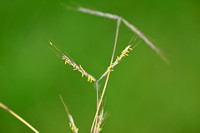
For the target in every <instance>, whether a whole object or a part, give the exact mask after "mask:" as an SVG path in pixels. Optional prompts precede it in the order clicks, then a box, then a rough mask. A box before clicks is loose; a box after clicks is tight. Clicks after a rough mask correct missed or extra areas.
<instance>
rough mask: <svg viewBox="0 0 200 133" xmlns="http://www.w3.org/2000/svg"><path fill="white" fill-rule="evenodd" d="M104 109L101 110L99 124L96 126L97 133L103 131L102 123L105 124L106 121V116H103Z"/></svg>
mask: <svg viewBox="0 0 200 133" xmlns="http://www.w3.org/2000/svg"><path fill="white" fill-rule="evenodd" d="M103 113H104V112H103V109H102V110H101V113H100V115H99V116H98V122H97V125H96V133H99V132H100V131H101V130H102V127H101V125H102V123H103V120H104V116H103V115H104V114H103Z"/></svg>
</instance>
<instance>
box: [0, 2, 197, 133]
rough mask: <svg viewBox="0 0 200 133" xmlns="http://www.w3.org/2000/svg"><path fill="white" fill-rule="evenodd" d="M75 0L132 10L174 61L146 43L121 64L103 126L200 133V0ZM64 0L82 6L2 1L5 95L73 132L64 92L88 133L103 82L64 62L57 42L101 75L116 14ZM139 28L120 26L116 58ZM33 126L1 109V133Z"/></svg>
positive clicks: (62, 131) (39, 118) (1, 84)
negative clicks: (102, 14)
mask: <svg viewBox="0 0 200 133" xmlns="http://www.w3.org/2000/svg"><path fill="white" fill-rule="evenodd" d="M74 2H75V3H77V4H78V5H82V6H84V7H88V8H91V9H95V10H101V11H104V12H110V13H114V14H118V15H120V16H123V17H124V18H125V19H127V20H128V21H129V22H130V23H132V24H134V25H135V26H137V27H138V28H139V29H140V30H141V31H142V32H143V33H144V34H145V35H146V36H147V37H148V38H149V39H150V40H152V42H154V43H155V44H156V45H157V46H158V47H159V48H161V50H162V51H163V53H164V54H165V55H166V56H167V58H168V59H169V60H170V65H167V64H166V63H165V62H163V61H162V60H161V58H160V57H159V56H158V55H157V54H156V53H155V52H154V51H153V50H152V49H151V48H149V47H148V46H147V45H146V44H145V43H144V42H141V43H140V45H139V46H138V47H137V48H136V49H135V50H134V51H132V52H131V53H130V56H129V57H127V58H126V59H124V60H123V61H122V62H121V63H120V64H119V65H118V66H117V67H116V68H115V71H114V72H112V73H111V77H110V80H109V83H108V88H107V92H106V95H105V102H104V107H105V110H106V118H105V122H104V125H103V130H102V132H104V133H109V132H113V133H122V132H131V133H160V132H162V133H199V132H200V95H199V94H200V91H199V90H200V83H199V82H200V77H199V76H200V69H199V68H200V54H199V51H200V2H199V0H190V1H189V0H177V1H174V0H168V1H158V0H123V1H113V0H101V1H94V0H88V1H74ZM63 4H64V5H65V4H67V5H69V4H70V5H73V4H72V2H71V1H68V0H64V1H63V0H34V1H26V0H12V1H10V0H7V1H3V0H1V1H0V101H1V102H2V103H4V104H6V105H7V106H8V107H10V108H11V109H12V110H14V111H15V112H16V113H18V114H19V115H20V116H22V117H23V118H24V119H25V120H27V121H28V122H29V123H30V124H32V125H33V126H34V127H35V128H36V129H38V130H39V131H40V132H41V133H42V132H43V133H55V132H56V133H70V132H71V131H70V128H69V127H68V119H67V115H66V112H65V109H64V107H63V105H62V103H61V101H60V99H59V95H62V96H63V99H64V101H65V102H66V104H67V106H68V108H69V110H70V112H71V114H72V115H73V117H74V120H75V122H76V125H77V127H79V130H80V132H83V133H86V132H89V130H90V126H91V124H92V120H93V117H94V114H95V104H96V91H95V88H94V84H91V83H88V82H87V79H86V78H85V77H84V78H82V77H81V74H80V73H79V72H76V71H73V70H72V67H69V66H67V65H64V62H63V61H62V60H61V59H60V58H58V57H57V56H56V54H55V53H54V52H53V51H52V50H51V48H49V43H48V41H52V42H53V43H54V44H55V45H56V46H57V47H58V48H59V49H61V50H62V51H63V52H65V53H67V55H69V56H70V57H71V58H72V59H73V60H74V61H76V62H77V63H78V64H81V65H82V66H83V68H85V70H87V71H88V72H89V73H91V74H93V75H94V76H95V77H100V76H101V74H102V73H103V72H104V71H105V70H106V68H107V67H108V65H109V62H110V58H111V54H112V49H113V43H114V36H115V30H116V21H114V20H110V19H106V18H102V17H97V16H92V15H88V14H84V13H80V12H76V11H72V10H68V9H66V7H65V6H63ZM133 35H134V33H133V32H132V31H131V30H129V29H128V28H127V27H125V25H124V24H122V25H121V27H120V32H119V40H118V44H117V49H116V55H119V54H120V52H121V51H122V50H123V49H124V48H125V47H126V46H127V44H128V42H129V41H130V39H131V37H132V36H133ZM138 40H139V39H138ZM100 87H101V89H102V87H103V82H101V83H100ZM31 132H32V131H31V130H30V129H29V128H28V127H26V126H25V125H23V124H22V123H21V122H19V121H18V120H17V119H15V118H14V117H13V116H11V115H10V114H9V113H8V112H6V111H4V110H3V109H0V133H31Z"/></svg>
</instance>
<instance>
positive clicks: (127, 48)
mask: <svg viewBox="0 0 200 133" xmlns="http://www.w3.org/2000/svg"><path fill="white" fill-rule="evenodd" d="M130 50H133V49H132V48H131V45H128V46H127V47H126V48H125V49H124V50H123V51H122V52H121V55H120V56H117V59H116V60H115V62H113V63H112V64H111V65H110V66H109V67H108V68H107V70H106V71H105V73H104V74H103V75H102V76H101V77H100V78H99V80H101V79H102V78H103V77H105V76H106V75H110V72H112V71H114V70H113V68H114V67H115V66H116V65H117V64H118V63H119V62H120V61H121V60H122V59H123V58H124V57H125V56H128V53H129V51H130Z"/></svg>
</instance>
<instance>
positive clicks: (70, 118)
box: [60, 95, 78, 133]
mask: <svg viewBox="0 0 200 133" xmlns="http://www.w3.org/2000/svg"><path fill="white" fill-rule="evenodd" d="M60 99H61V102H62V103H63V105H64V107H65V110H66V112H67V116H68V118H69V127H70V128H71V130H72V131H73V133H78V128H77V127H76V125H75V123H74V119H73V118H72V115H71V114H70V113H69V110H68V108H67V106H66V104H65V102H64V100H63V98H62V96H61V95H60Z"/></svg>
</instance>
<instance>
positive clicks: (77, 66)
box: [49, 42, 96, 83]
mask: <svg viewBox="0 0 200 133" xmlns="http://www.w3.org/2000/svg"><path fill="white" fill-rule="evenodd" d="M49 43H50V45H52V46H53V47H54V48H55V49H56V50H57V51H59V52H60V53H61V54H62V57H61V58H62V59H63V60H64V61H65V64H69V65H71V66H72V67H73V68H74V69H73V70H78V71H79V72H80V73H82V77H83V76H84V75H85V76H86V77H87V78H88V81H89V82H90V83H91V82H92V81H94V82H95V81H96V79H95V78H94V77H93V76H92V75H90V74H89V73H87V72H86V71H85V70H84V69H83V67H82V66H81V65H77V64H76V63H75V62H73V61H72V60H71V59H70V58H68V57H67V56H66V55H64V54H63V53H62V52H61V51H60V50H59V49H58V48H57V47H56V46H54V45H53V44H52V42H49Z"/></svg>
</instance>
